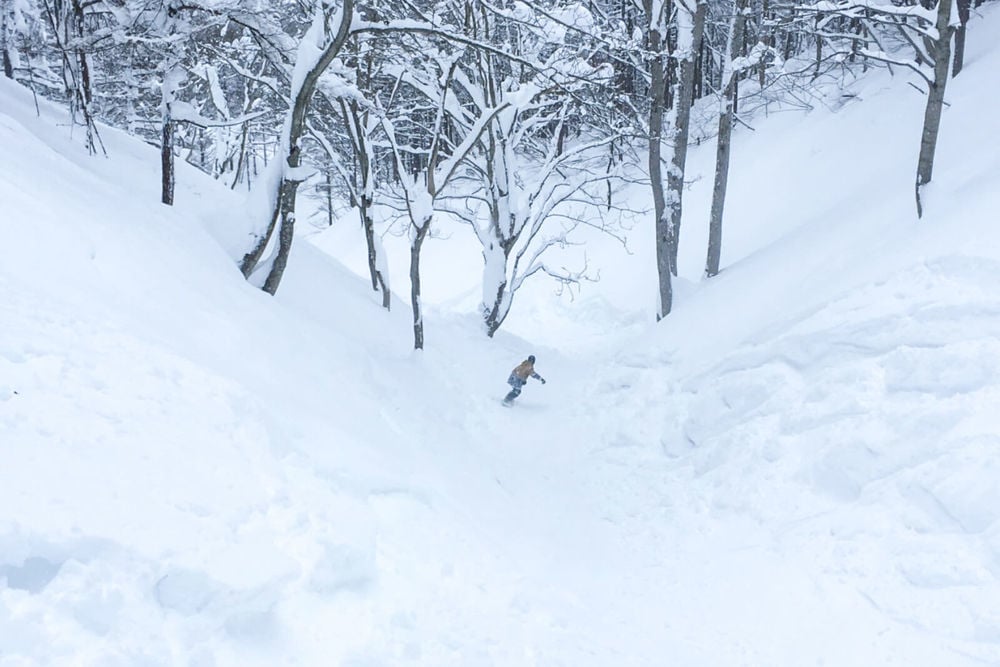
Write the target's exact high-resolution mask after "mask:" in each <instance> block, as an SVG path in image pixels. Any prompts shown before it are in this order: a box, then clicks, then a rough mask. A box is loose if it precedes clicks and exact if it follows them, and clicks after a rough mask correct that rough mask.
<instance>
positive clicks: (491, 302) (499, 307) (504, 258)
mask: <svg viewBox="0 0 1000 667" xmlns="http://www.w3.org/2000/svg"><path fill="white" fill-rule="evenodd" d="M497 229H498V227H497V226H496V225H495V224H494V225H493V226H491V231H492V233H493V234H494V238H493V240H492V242H491V243H489V244H484V246H483V304H482V309H483V320H484V323H485V324H486V335H487V336H489V337H490V338H492V337H493V334H495V333H496V332H497V330H499V329H500V325H501V324H503V321H504V320H505V319H506V318H507V313H508V311H509V310H510V303H509V300H508V299H507V262H508V261H509V252H510V248H511V247H513V245H512V244H511V245H508V246H507V248H505V247H504V244H503V243H502V242H501V240H500V238H498V237H497V235H496V230H497ZM512 243H513V241H512Z"/></svg>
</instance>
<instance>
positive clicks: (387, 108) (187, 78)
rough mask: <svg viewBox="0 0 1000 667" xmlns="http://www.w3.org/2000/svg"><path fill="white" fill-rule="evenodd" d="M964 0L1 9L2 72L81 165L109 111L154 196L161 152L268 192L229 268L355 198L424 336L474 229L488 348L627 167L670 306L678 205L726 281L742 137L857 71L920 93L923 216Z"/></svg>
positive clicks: (580, 0) (268, 259)
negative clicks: (435, 280) (60, 119)
mask: <svg viewBox="0 0 1000 667" xmlns="http://www.w3.org/2000/svg"><path fill="white" fill-rule="evenodd" d="M978 2H981V0H937V2H932V1H931V0H892V1H889V0H886V1H885V2H881V1H877V0H821V1H812V0H806V2H803V3H794V2H789V1H788V0H441V1H438V2H427V1H425V0H399V1H394V2H385V1H379V0H374V1H367V0H305V1H296V2H291V1H285V0H275V1H274V2H269V3H259V2H252V1H250V0H152V1H151V0H0V56H2V63H3V75H4V76H5V77H7V78H11V79H15V80H17V81H18V82H20V83H21V84H23V85H24V86H26V87H29V88H30V89H31V91H32V92H33V93H34V94H35V95H36V96H37V97H44V98H47V99H49V100H53V101H56V102H58V103H60V104H63V105H65V107H66V108H67V109H68V111H69V114H70V117H71V119H72V131H73V132H74V133H78V135H79V136H80V140H81V141H82V142H84V144H85V146H86V148H87V149H88V150H89V151H90V152H91V153H93V154H95V156H97V155H100V154H102V153H104V151H105V148H104V146H103V144H102V141H101V129H100V128H101V124H102V123H103V124H107V125H111V126H115V127H118V128H121V129H123V130H125V131H127V132H129V133H131V134H133V135H135V136H138V137H141V138H142V139H144V140H145V141H147V142H148V143H150V144H152V145H155V146H156V147H157V148H158V149H159V150H160V155H161V193H162V194H161V202H162V203H163V204H165V205H170V204H172V203H173V201H174V197H175V188H174V185H175V179H176V176H175V167H174V165H175V161H176V160H183V161H185V162H187V163H189V164H191V165H194V166H195V167H197V168H198V169H201V170H202V171H204V172H206V173H208V174H210V175H212V176H213V177H214V178H216V179H218V180H219V181H220V182H222V183H224V184H225V185H226V186H227V187H230V188H232V189H243V190H257V191H259V192H260V193H262V194H263V195H264V196H262V197H258V198H256V199H255V201H261V202H266V207H261V209H260V210H257V211H254V212H253V215H252V216H251V217H252V219H251V220H248V223H247V230H246V239H247V243H246V248H245V251H244V253H243V255H242V257H241V258H240V259H239V269H240V270H241V271H242V273H243V275H244V276H245V277H246V279H247V280H248V281H250V282H251V283H252V284H254V285H256V286H258V287H260V288H261V289H263V290H265V291H267V292H269V293H271V294H274V293H275V292H276V291H277V290H278V289H279V287H280V284H281V280H282V275H283V273H284V270H285V268H286V266H287V265H288V261H289V256H290V254H289V253H290V250H291V247H292V244H293V243H294V239H295V225H296V222H297V221H296V211H297V210H299V209H298V208H297V204H296V202H297V199H298V198H300V197H302V196H303V195H304V194H315V193H321V195H322V200H321V201H320V202H318V203H317V205H319V206H322V207H325V209H326V211H327V214H328V216H329V219H331V220H332V219H333V217H334V209H336V210H337V216H338V217H344V215H345V212H346V211H356V213H352V214H351V215H352V216H353V215H357V218H356V221H357V224H358V225H359V226H360V227H361V228H362V229H363V230H364V236H365V239H366V248H367V254H368V256H367V260H368V267H369V272H370V278H371V287H372V289H373V290H375V291H376V292H378V294H379V296H380V299H381V301H380V302H381V304H382V306H383V307H385V308H390V307H391V306H392V297H391V291H390V286H389V282H388V275H387V271H386V268H385V267H386V258H385V250H384V248H383V245H382V243H381V235H382V234H383V233H385V230H386V229H387V228H388V227H389V226H390V225H395V226H396V228H397V229H399V228H405V229H406V230H407V233H408V235H409V236H408V237H409V239H410V272H409V273H410V276H409V277H410V285H411V294H410V301H411V303H410V307H411V309H412V312H413V341H414V346H415V347H416V348H418V349H419V348H422V347H423V344H424V338H425V327H424V318H423V309H422V306H421V287H420V286H421V281H420V278H421V257H422V255H421V250H422V247H423V244H424V241H425V240H426V239H427V238H428V235H429V234H431V233H432V231H433V229H434V227H435V224H436V222H435V221H436V220H440V219H441V217H442V216H447V217H449V218H450V219H454V220H458V221H460V222H463V223H466V224H468V225H470V226H471V227H472V229H473V230H474V232H475V235H476V238H478V240H479V241H480V243H481V246H482V258H483V278H482V286H483V290H482V294H483V296H482V302H481V305H480V308H481V316H482V321H483V328H484V331H485V333H486V334H487V335H489V336H492V335H493V334H494V333H495V332H496V331H497V330H498V329H499V328H500V327H501V326H502V325H503V323H504V321H505V319H506V317H507V315H508V313H509V312H510V310H511V308H512V306H513V304H514V302H515V298H516V295H517V292H518V290H519V289H520V287H521V286H522V285H523V284H524V282H525V281H526V280H529V279H542V278H548V279H552V280H555V281H559V282H561V283H563V284H575V283H578V282H579V281H581V280H584V279H586V278H587V269H586V267H570V268H566V267H561V266H555V265H553V264H551V263H550V262H548V261H547V257H548V256H549V255H550V252H549V251H550V250H552V249H553V248H558V247H561V246H563V245H565V244H567V243H573V242H574V233H575V231H576V228H577V226H578V225H580V224H588V225H590V226H597V227H600V228H606V229H607V231H608V232H609V233H614V229H613V222H612V221H613V218H614V215H613V213H614V211H615V210H616V208H617V207H619V206H623V204H622V202H620V201H619V197H618V192H619V191H620V189H621V188H622V186H623V185H624V184H626V183H630V182H636V181H641V182H642V183H644V184H645V185H644V187H648V190H646V191H647V192H649V206H648V211H649V212H648V215H649V216H650V217H651V218H652V219H653V222H654V225H653V227H654V228H655V237H653V238H650V239H649V240H648V241H649V242H650V243H654V244H655V248H656V257H657V275H658V279H659V285H658V292H657V293H658V295H659V299H658V303H657V304H655V307H656V313H657V317H658V319H659V318H664V317H666V316H667V315H669V313H670V311H671V308H672V300H673V292H672V286H671V280H672V278H673V277H674V276H676V274H677V249H678V246H679V244H680V243H681V242H682V240H683V237H682V228H681V219H682V213H683V214H684V215H685V216H687V217H686V219H691V216H700V217H704V219H705V220H707V221H710V241H709V246H708V248H707V249H706V252H707V262H706V268H705V274H706V276H707V277H711V276H715V275H717V274H718V273H719V272H720V270H722V265H721V257H722V248H723V241H724V234H723V231H724V224H723V223H724V211H725V197H726V188H727V180H728V176H729V173H728V171H729V164H730V154H731V152H732V151H734V150H735V151H738V150H739V142H738V131H737V133H735V134H734V128H735V129H737V130H738V128H739V126H740V125H741V124H742V125H749V124H750V123H751V122H752V117H753V114H754V113H756V112H758V111H759V110H760V109H762V108H765V107H766V105H768V104H769V103H771V102H772V101H774V100H778V99H782V98H783V96H784V97H785V98H787V99H792V100H798V101H799V103H801V104H803V105H808V103H809V102H808V100H809V99H811V95H816V94H818V93H816V91H818V90H820V89H821V88H822V87H824V86H826V87H829V86H835V85H837V82H838V81H841V80H843V79H844V78H846V77H849V76H854V75H855V74H856V73H858V72H861V71H864V70H867V69H869V68H873V67H888V68H894V69H905V70H908V71H912V72H915V73H916V74H917V75H918V78H917V79H916V80H917V81H920V82H922V83H923V84H924V85H923V86H922V92H923V93H924V94H925V97H926V112H925V120H924V128H923V132H922V135H921V136H920V137H916V136H915V137H913V142H914V146H915V148H916V147H919V160H918V164H917V165H915V171H916V179H915V184H916V186H915V187H916V204H917V207H916V210H917V213H918V215H919V214H920V213H921V212H922V201H921V192H922V188H923V186H924V185H926V184H927V183H928V182H930V180H931V176H932V171H933V165H934V153H935V146H936V142H937V134H938V128H939V127H940V125H941V122H942V112H943V109H944V108H945V104H946V102H945V91H946V84H947V82H948V79H949V78H950V77H953V76H957V75H959V74H960V72H961V70H962V65H963V62H964V58H963V56H964V45H965V41H966V24H967V23H968V21H969V17H970V14H971V13H972V12H974V10H975V7H976V6H978ZM695 122H697V123H699V125H698V128H697V129H695V128H693V124H694V123H695ZM706 128H709V129H706ZM712 135H714V136H717V137H718V141H717V150H716V153H717V166H716V172H715V187H714V192H713V200H712V206H711V210H706V211H692V210H687V211H686V212H685V209H684V206H683V204H684V193H685V189H686V183H687V180H686V174H685V169H686V156H687V150H688V147H689V144H690V143H691V142H692V141H694V140H695V139H696V138H697V140H699V141H700V140H701V139H703V138H709V137H710V136H712ZM386 212H388V213H386Z"/></svg>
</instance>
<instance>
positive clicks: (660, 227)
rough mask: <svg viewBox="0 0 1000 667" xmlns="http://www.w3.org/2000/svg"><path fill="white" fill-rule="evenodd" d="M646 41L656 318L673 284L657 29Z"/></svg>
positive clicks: (666, 307)
mask: <svg viewBox="0 0 1000 667" xmlns="http://www.w3.org/2000/svg"><path fill="white" fill-rule="evenodd" d="M647 42H648V43H647V47H648V49H649V52H650V53H652V54H653V58H652V59H651V60H650V64H649V74H650V83H649V96H650V103H649V184H650V187H651V188H652V190H653V215H654V217H655V220H656V272H657V275H658V276H659V282H660V285H659V287H660V289H659V296H660V299H659V304H657V309H656V319H657V320H660V319H662V318H664V317H666V316H667V315H669V314H670V309H671V307H672V306H673V289H672V287H673V286H672V285H671V282H670V279H671V275H673V270H672V269H671V265H670V257H671V255H670V219H669V218H668V217H667V206H666V199H665V197H664V193H663V167H662V164H661V155H660V152H661V150H662V141H663V113H664V111H665V105H666V91H667V81H666V76H665V75H666V72H665V71H664V66H663V55H662V53H661V50H662V49H663V43H662V38H661V36H660V33H659V32H658V31H656V30H650V31H649V33H648V35H647Z"/></svg>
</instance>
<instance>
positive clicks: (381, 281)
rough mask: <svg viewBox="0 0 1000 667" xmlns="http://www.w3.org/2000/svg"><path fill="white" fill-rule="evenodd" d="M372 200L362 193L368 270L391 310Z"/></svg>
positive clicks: (374, 284) (360, 206) (361, 203)
mask: <svg viewBox="0 0 1000 667" xmlns="http://www.w3.org/2000/svg"><path fill="white" fill-rule="evenodd" d="M371 204H372V202H371V201H370V199H369V198H368V195H367V194H363V195H361V200H360V202H359V206H358V211H359V213H360V214H361V224H362V226H363V227H364V229H365V242H366V243H367V245H368V272H369V273H370V274H371V279H372V289H373V290H374V291H376V292H378V291H381V292H382V307H383V308H385V309H386V310H389V309H390V308H391V306H392V300H391V298H390V296H391V295H390V292H389V285H388V281H387V280H386V279H385V276H383V275H382V271H381V270H380V269H379V257H378V247H377V246H376V245H375V221H374V220H373V219H372V216H371Z"/></svg>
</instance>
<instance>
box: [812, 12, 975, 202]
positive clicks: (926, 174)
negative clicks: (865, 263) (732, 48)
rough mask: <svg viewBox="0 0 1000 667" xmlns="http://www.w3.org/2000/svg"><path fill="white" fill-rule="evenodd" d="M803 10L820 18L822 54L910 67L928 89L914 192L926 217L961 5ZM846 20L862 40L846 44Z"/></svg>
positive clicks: (817, 21) (817, 23)
mask: <svg viewBox="0 0 1000 667" xmlns="http://www.w3.org/2000/svg"><path fill="white" fill-rule="evenodd" d="M800 11H802V12H805V13H807V14H812V15H814V16H815V17H816V18H815V26H816V27H815V33H814V34H815V37H816V40H817V44H818V46H817V50H818V51H822V50H823V49H824V48H826V49H827V50H829V51H830V54H831V56H833V57H841V58H845V57H848V56H850V55H854V54H857V55H860V56H861V57H863V58H867V59H871V60H872V61H875V62H880V63H886V64H888V65H889V66H899V67H905V68H909V69H910V70H911V71H913V72H915V73H916V74H918V75H919V76H920V77H921V78H922V79H923V80H924V82H925V83H926V84H927V103H926V107H925V110H924V124H923V129H922V131H921V136H920V154H919V157H918V158H917V175H916V183H915V188H914V190H915V196H916V204H917V216H918V217H920V216H922V215H923V200H922V197H921V195H922V191H923V188H924V186H925V185H927V184H928V183H930V181H931V176H932V174H933V170H934V153H935V150H936V147H937V138H938V132H939V129H940V126H941V115H942V112H943V110H944V93H945V88H946V86H947V84H948V78H949V72H950V69H951V66H952V60H951V42H952V37H953V35H954V33H955V29H956V28H957V27H959V26H961V24H962V21H961V18H960V16H959V8H958V6H957V4H956V3H955V2H954V1H953V0H938V1H937V2H928V3H927V4H916V3H915V2H912V1H911V2H902V3H899V4H897V3H890V2H888V1H882V0H832V1H828V0H824V1H823V2H820V3H817V4H814V5H809V6H805V7H802V8H801V9H800ZM847 20H854V21H857V24H858V25H859V26H860V28H861V34H860V35H859V36H858V37H848V38H847V39H845V36H844V34H843V32H842V31H841V30H840V26H841V25H842V24H843V22H844V21H847ZM857 42H859V43H860V45H859V44H858V43H857ZM817 57H818V56H817Z"/></svg>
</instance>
